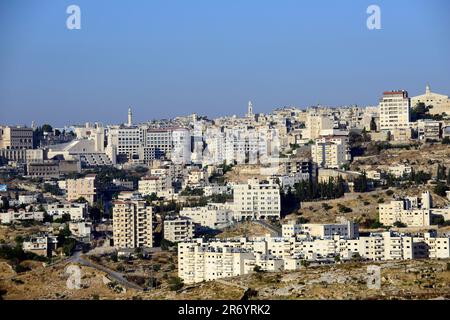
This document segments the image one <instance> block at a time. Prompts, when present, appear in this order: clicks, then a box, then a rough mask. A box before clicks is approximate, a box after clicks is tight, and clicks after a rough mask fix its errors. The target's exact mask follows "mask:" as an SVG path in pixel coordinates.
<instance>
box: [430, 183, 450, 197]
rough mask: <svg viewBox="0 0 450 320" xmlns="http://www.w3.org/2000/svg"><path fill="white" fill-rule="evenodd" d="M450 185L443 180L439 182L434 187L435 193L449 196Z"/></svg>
mask: <svg viewBox="0 0 450 320" xmlns="http://www.w3.org/2000/svg"><path fill="white" fill-rule="evenodd" d="M448 190H449V187H448V186H447V185H445V184H444V183H442V182H438V183H437V185H436V186H435V187H434V188H433V191H434V193H436V194H437V195H439V196H441V197H445V196H447V191H448Z"/></svg>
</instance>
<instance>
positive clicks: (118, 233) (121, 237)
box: [113, 196, 153, 249]
mask: <svg viewBox="0 0 450 320" xmlns="http://www.w3.org/2000/svg"><path fill="white" fill-rule="evenodd" d="M113 239H114V246H115V247H116V248H121V249H123V248H131V249H134V248H141V247H147V248H151V247H153V208H152V207H150V206H148V205H147V204H146V202H145V201H144V200H142V198H139V197H135V196H131V197H129V198H128V199H127V200H118V201H115V202H113Z"/></svg>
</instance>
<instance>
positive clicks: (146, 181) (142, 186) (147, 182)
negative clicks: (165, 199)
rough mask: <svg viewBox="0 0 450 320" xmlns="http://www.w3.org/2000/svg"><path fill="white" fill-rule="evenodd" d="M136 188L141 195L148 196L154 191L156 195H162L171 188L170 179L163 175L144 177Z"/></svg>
mask: <svg viewBox="0 0 450 320" xmlns="http://www.w3.org/2000/svg"><path fill="white" fill-rule="evenodd" d="M138 190H139V193H140V194H142V195H143V196H150V195H152V194H153V193H154V194H156V195H157V196H158V197H162V196H163V195H166V194H167V193H168V191H171V190H172V181H171V180H170V179H169V177H167V176H164V175H158V176H148V177H144V178H142V179H141V180H140V181H139V185H138Z"/></svg>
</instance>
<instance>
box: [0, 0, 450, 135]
mask: <svg viewBox="0 0 450 320" xmlns="http://www.w3.org/2000/svg"><path fill="white" fill-rule="evenodd" d="M71 4H74V3H73V2H72V1H61V2H60V3H58V4H55V3H54V2H51V1H42V2H39V5H37V4H34V3H32V2H29V1H25V0H23V1H17V2H15V3H14V5H8V6H7V5H4V4H1V5H0V9H1V10H0V12H2V14H0V15H1V17H2V19H0V38H1V39H2V43H4V44H6V45H4V46H2V49H0V57H1V59H0V61H1V68H2V75H0V105H1V106H2V107H1V111H0V118H1V119H2V123H7V124H27V125H30V124H31V121H33V120H34V121H36V123H37V124H43V123H51V124H53V125H54V126H63V125H68V124H82V123H84V122H87V121H101V122H104V123H123V122H124V121H125V120H126V116H125V117H124V113H125V112H126V111H124V110H126V109H127V108H128V107H129V106H131V107H132V108H133V113H134V115H133V116H134V119H135V121H136V122H144V121H147V120H151V119H163V118H174V117H176V116H177V115H188V114H191V113H194V112H195V113H197V114H200V115H206V116H208V117H210V118H214V117H217V116H225V115H233V114H236V115H238V116H240V115H242V114H243V113H244V112H245V106H246V104H247V102H248V100H251V101H253V103H254V106H255V112H262V113H267V112H269V111H270V110H273V109H275V108H280V107H284V106H297V107H302V108H303V107H308V106H312V105H317V104H321V105H326V106H341V105H352V104H357V105H359V106H365V105H377V104H378V100H379V97H380V95H381V94H382V92H383V91H385V90H391V89H405V90H407V91H408V92H409V93H410V95H411V96H413V95H418V94H422V93H423V92H424V89H425V85H426V84H427V83H430V85H431V87H432V89H433V91H435V92H442V93H444V94H448V93H449V91H450V90H449V88H450V79H449V77H448V72H446V71H448V70H450V61H449V60H448V59H447V57H448V56H450V40H448V39H447V37H445V32H446V31H447V30H448V27H449V22H448V20H447V19H446V17H445V15H444V12H446V11H448V10H446V9H448V8H449V4H448V3H447V2H446V1H441V0H435V1H431V2H425V1H396V2H395V3H392V2H388V1H377V3H376V4H377V5H379V6H380V8H381V14H382V29H381V30H368V29H367V27H366V19H367V17H368V14H367V13H366V9H367V7H368V6H369V5H371V4H372V3H370V2H369V1H358V2H357V3H356V4H355V3H352V4H347V3H339V4H337V3H334V2H332V1H325V0H322V1H318V2H317V3H298V2H297V1H284V2H283V3H282V5H280V4H277V5H275V4H272V3H270V2H268V1H263V2H261V1H258V2H257V3H256V2H254V1H249V2H246V3H239V4H229V3H227V4H210V3H208V2H204V1H198V2H196V3H194V4H191V3H190V4H189V5H188V4H185V3H182V2H174V3H170V4H167V3H164V2H152V3H139V4H138V5H135V6H132V7H130V6H125V5H124V4H120V2H117V1H108V2H105V1H97V2H95V3H90V2H88V1H84V0H80V1H76V2H75V4H76V5H78V6H79V7H80V8H81V13H82V15H81V30H68V29H67V28H66V26H65V23H66V19H67V17H68V14H67V13H66V8H67V7H68V6H69V5H71ZM412 22H414V23H412ZM416 22H419V23H416ZM312 30H314V32H312ZM124 118H125V120H124ZM67 119H71V120H70V121H68V120H67Z"/></svg>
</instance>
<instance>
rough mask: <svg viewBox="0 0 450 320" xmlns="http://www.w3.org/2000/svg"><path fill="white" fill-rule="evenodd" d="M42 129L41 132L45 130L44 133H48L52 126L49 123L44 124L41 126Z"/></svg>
mask: <svg viewBox="0 0 450 320" xmlns="http://www.w3.org/2000/svg"><path fill="white" fill-rule="evenodd" d="M42 131H43V132H46V133H50V132H53V128H52V126H51V125H49V124H44V125H43V126H42Z"/></svg>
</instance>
